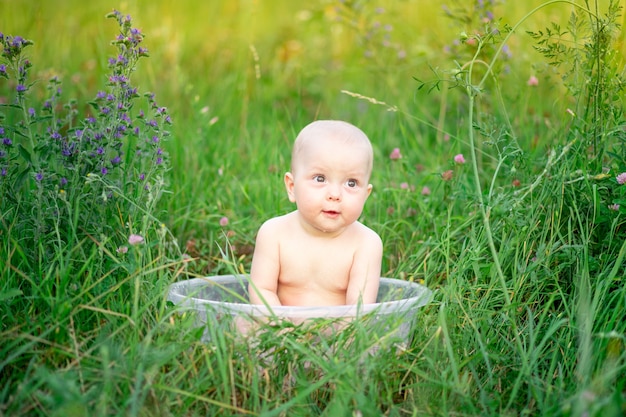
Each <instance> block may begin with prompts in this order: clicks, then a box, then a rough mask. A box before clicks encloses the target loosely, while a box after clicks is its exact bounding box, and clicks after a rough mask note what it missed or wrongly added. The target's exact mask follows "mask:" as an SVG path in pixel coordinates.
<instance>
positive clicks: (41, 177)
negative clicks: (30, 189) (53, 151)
mask: <svg viewBox="0 0 626 417" xmlns="http://www.w3.org/2000/svg"><path fill="white" fill-rule="evenodd" d="M35 179H36V180H37V181H41V180H42V179H43V174H42V173H41V172H38V173H37V175H35Z"/></svg>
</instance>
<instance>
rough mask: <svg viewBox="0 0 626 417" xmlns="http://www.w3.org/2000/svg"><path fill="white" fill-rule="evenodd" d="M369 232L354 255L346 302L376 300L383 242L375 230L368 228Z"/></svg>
mask: <svg viewBox="0 0 626 417" xmlns="http://www.w3.org/2000/svg"><path fill="white" fill-rule="evenodd" d="M368 232H369V233H368V234H367V236H366V238H365V239H364V240H363V241H362V242H361V245H360V247H359V248H358V249H357V252H356V254H355V256H354V261H353V264H352V269H351V270H350V282H349V283H348V290H347V292H346V304H372V303H375V302H376V296H377V295H378V285H379V284H380V269H381V264H382V257H383V242H382V241H381V240H380V237H379V236H378V235H377V234H376V233H375V232H374V231H372V230H368Z"/></svg>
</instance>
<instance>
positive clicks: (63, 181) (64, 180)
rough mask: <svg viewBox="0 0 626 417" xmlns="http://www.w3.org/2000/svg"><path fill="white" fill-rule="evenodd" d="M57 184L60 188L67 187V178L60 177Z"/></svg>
mask: <svg viewBox="0 0 626 417" xmlns="http://www.w3.org/2000/svg"><path fill="white" fill-rule="evenodd" d="M59 183H60V184H61V187H64V186H65V185H67V178H65V177H61V180H59Z"/></svg>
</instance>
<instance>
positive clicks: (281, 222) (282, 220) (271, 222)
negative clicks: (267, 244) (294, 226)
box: [259, 213, 293, 233]
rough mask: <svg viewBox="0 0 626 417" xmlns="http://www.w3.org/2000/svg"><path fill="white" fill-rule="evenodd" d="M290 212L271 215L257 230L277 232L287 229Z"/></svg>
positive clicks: (290, 216) (290, 220) (289, 225)
mask: <svg viewBox="0 0 626 417" xmlns="http://www.w3.org/2000/svg"><path fill="white" fill-rule="evenodd" d="M292 217H293V216H292V213H288V214H285V215H282V216H277V217H272V218H271V219H268V220H266V221H265V222H264V223H263V224H262V225H261V227H260V229H259V232H271V233H278V232H280V231H281V230H289V229H290V227H291V223H292V222H293V220H292Z"/></svg>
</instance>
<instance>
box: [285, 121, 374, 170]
mask: <svg viewBox="0 0 626 417" xmlns="http://www.w3.org/2000/svg"><path fill="white" fill-rule="evenodd" d="M333 143H335V144H342V145H349V146H354V147H355V148H361V149H364V150H365V153H366V155H367V160H366V161H365V163H366V164H367V173H368V178H369V175H370V174H371V172H372V166H373V161H374V151H373V149H372V144H371V143H370V140H369V139H368V137H367V135H366V134H365V133H363V131H362V130H361V129H359V128H358V127H356V126H354V125H352V124H350V123H347V122H343V121H341V120H317V121H315V122H312V123H310V124H308V125H307V126H305V127H304V128H303V129H302V130H301V131H300V133H299V134H298V136H297V137H296V141H295V142H294V145H293V151H292V153H291V171H292V172H295V170H297V167H298V162H299V160H300V158H301V157H302V156H303V155H305V154H306V152H307V149H310V147H313V146H332V145H333Z"/></svg>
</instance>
